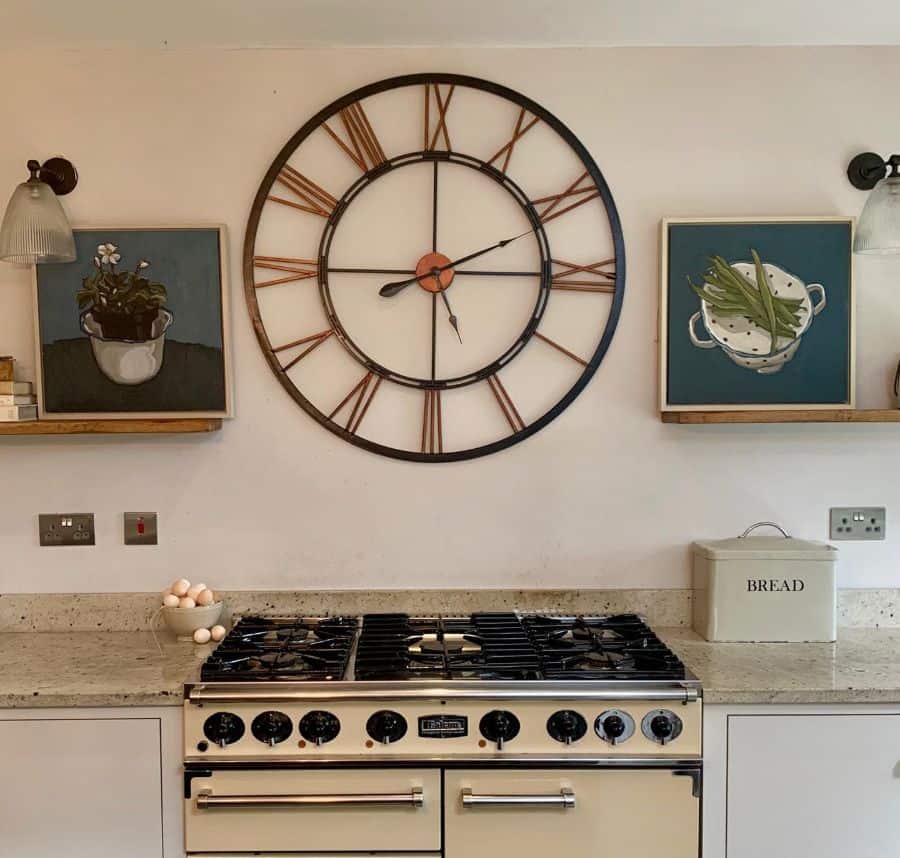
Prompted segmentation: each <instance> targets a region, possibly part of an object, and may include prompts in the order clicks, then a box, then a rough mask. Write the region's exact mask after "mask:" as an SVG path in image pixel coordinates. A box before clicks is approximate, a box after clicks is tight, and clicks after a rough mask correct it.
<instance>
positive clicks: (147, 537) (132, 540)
mask: <svg viewBox="0 0 900 858" xmlns="http://www.w3.org/2000/svg"><path fill="white" fill-rule="evenodd" d="M158 532H159V531H158V529H157V521H156V513H155V512H126V513H125V544H126V545H156V544H157V540H158Z"/></svg>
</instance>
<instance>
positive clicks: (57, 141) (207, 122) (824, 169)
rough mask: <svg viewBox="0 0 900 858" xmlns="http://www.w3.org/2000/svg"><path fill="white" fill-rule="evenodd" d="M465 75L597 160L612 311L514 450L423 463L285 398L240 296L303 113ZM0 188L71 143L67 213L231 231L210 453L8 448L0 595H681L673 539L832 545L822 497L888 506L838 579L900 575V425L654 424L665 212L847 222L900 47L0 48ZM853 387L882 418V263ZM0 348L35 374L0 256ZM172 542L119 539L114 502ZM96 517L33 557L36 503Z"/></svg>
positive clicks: (885, 322)
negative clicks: (522, 95) (591, 356)
mask: <svg viewBox="0 0 900 858" xmlns="http://www.w3.org/2000/svg"><path fill="white" fill-rule="evenodd" d="M427 69H440V70H449V71H457V72H462V73H468V74H475V75H478V76H481V77H486V78H490V79H494V80H497V81H499V82H501V83H504V84H507V85H509V86H511V87H513V88H514V89H518V90H521V91H524V92H526V93H528V94H529V95H531V96H532V97H534V98H535V99H536V100H538V101H539V102H541V103H543V104H545V105H546V106H547V107H548V108H549V109H550V110H551V111H553V112H554V113H556V114H557V115H558V116H559V117H560V118H562V119H563V121H565V122H567V123H568V124H569V125H570V127H571V128H572V129H573V130H574V131H575V133H576V134H577V135H578V136H579V137H580V138H581V139H582V140H583V141H584V142H585V143H586V144H587V146H588V148H589V149H590V150H591V151H592V152H593V154H594V155H595V157H596V158H597V160H598V162H599V163H600V165H601V168H602V170H603V171H604V173H605V175H606V178H607V180H608V181H609V183H610V185H611V187H612V190H613V193H614V195H615V198H616V202H617V204H618V206H619V210H620V213H621V215H622V219H623V223H624V229H625V238H626V243H627V251H628V284H627V290H626V298H625V306H624V312H623V316H622V321H621V324H620V326H619V329H618V332H617V334H616V337H615V340H614V341H613V345H612V347H611V349H610V352H609V354H608V356H607V359H606V360H605V361H604V363H603V365H602V366H601V368H600V371H599V372H598V374H597V376H596V377H595V379H594V380H593V381H592V383H591V384H590V385H589V387H588V388H587V390H586V391H585V392H584V393H583V394H582V395H581V397H580V398H579V399H578V400H577V401H576V402H575V404H574V405H573V406H572V407H571V408H570V409H569V410H568V411H567V412H566V413H565V414H564V415H563V416H562V417H561V418H559V419H558V420H557V421H555V422H554V423H553V424H551V425H550V426H549V427H548V428H547V429H545V430H544V431H542V432H540V433H538V434H537V435H536V436H535V437H533V438H532V439H530V440H528V441H526V442H525V443H523V444H520V445H517V446H515V447H513V448H512V449H510V450H508V451H506V452H503V453H500V454H498V455H495V456H492V457H489V458H486V459H482V460H478V461H475V462H470V463H462V464H454V465H443V466H425V465H414V464H406V463H401V462H395V461H391V460H387V459H383V458H380V457H378V456H374V455H371V454H368V453H366V452H364V451H361V450H358V449H356V448H353V447H351V446H349V445H347V444H345V443H343V442H341V441H339V440H338V439H337V438H335V437H333V436H332V435H330V434H329V433H327V432H325V431H324V430H322V429H320V428H319V427H318V426H317V425H316V424H314V423H313V422H312V421H311V420H310V419H309V418H308V417H306V416H305V415H304V414H303V413H302V412H301V411H300V410H299V409H298V408H297V407H296V406H295V405H294V404H293V402H292V401H291V400H290V399H289V398H288V396H287V395H286V394H285V393H284V392H283V390H282V389H281V387H280V386H279V385H278V384H277V382H276V380H275V379H274V377H273V376H272V374H271V373H270V371H269V370H268V368H267V366H266V365H265V363H264V359H263V357H262V355H261V353H260V351H259V349H258V347H257V344H256V341H255V338H254V337H253V334H252V332H251V329H250V325H249V322H248V317H247V312H246V309H245V306H244V302H243V298H242V289H241V282H240V279H239V271H240V266H239V256H240V245H241V242H242V240H243V229H244V223H245V220H246V216H247V212H248V209H249V206H250V202H251V200H252V197H253V194H254V193H255V190H256V187H257V185H258V182H259V180H260V178H261V176H262V173H263V172H264V170H265V168H266V166H267V165H268V163H269V161H270V160H271V158H272V157H273V155H274V154H275V152H276V151H277V149H278V148H279V147H280V146H281V144H282V142H283V141H284V140H286V139H287V138H288V137H289V136H290V134H291V133H292V132H293V131H294V130H295V129H296V128H297V127H299V125H300V124H301V123H302V122H303V121H304V120H305V119H306V118H307V117H308V116H309V115H310V114H311V113H313V112H314V111H316V110H317V109H318V108H319V107H321V106H322V105H324V104H326V103H327V102H329V101H331V100H332V99H334V98H335V97H337V96H339V95H341V94H342V93H344V92H345V91H347V90H350V89H352V88H355V87H357V86H359V85H362V84H363V83H366V82H368V81H371V80H376V79H379V78H381V77H386V76H389V75H393V74H399V73H405V72H413V71H422V70H427ZM0 79H2V80H4V81H5V85H4V86H3V88H2V94H0V108H2V115H3V117H4V129H3V134H2V137H0V189H3V190H2V193H3V194H4V195H5V194H6V193H7V192H8V191H11V190H12V188H13V186H14V184H15V183H17V182H18V181H20V180H21V179H22V177H23V173H24V169H23V168H24V162H25V160H26V159H27V158H28V157H33V156H47V155H50V154H54V153H57V152H59V153H64V154H65V155H67V156H68V157H70V158H71V159H72V160H73V161H74V162H75V163H76V164H77V166H78V168H79V171H80V174H81V184H80V185H79V187H78V189H77V191H76V192H75V193H74V194H73V195H72V196H71V197H70V198H69V199H68V200H67V201H66V205H67V207H68V208H69V211H70V212H71V216H72V220H73V221H74V222H76V223H77V222H79V221H81V222H103V221H106V222H124V223H129V222H133V223H141V222H144V223H163V222H167V221H168V222H185V221H195V220H200V221H210V220H213V221H222V222H224V223H226V224H227V225H228V228H229V230H230V239H231V261H232V268H233V272H234V274H233V276H232V282H231V298H232V303H233V322H232V327H233V337H234V363H235V379H236V403H237V410H238V418H237V419H236V420H235V421H234V422H232V423H229V424H227V425H226V426H225V428H224V429H223V431H222V432H220V433H218V434H217V435H213V436H211V437H201V438H178V437H170V438H152V439H142V438H139V437H135V438H77V439H40V438H37V439H11V438H6V439H3V441H2V443H0V475H2V477H0V478H2V482H3V489H4V490H3V493H2V498H0V540H2V545H3V562H2V564H0V592H2V591H7V592H9V591H18V592H23V591H93V590H123V591H125V590H143V589H152V588H156V587H159V586H162V585H163V584H164V583H165V582H166V581H168V580H170V579H171V578H172V577H173V576H174V575H176V573H177V574H182V573H184V574H187V575H188V577H193V576H196V577H197V578H201V579H203V580H206V581H207V582H208V583H210V584H215V585H219V586H227V587H317V586H320V587H348V588H352V587H398V586H408V587H429V586H431V587H446V586H459V587H488V586H509V587H514V586H527V587H541V586H609V587H684V586H687V585H688V582H689V563H688V551H687V545H688V543H689V542H690V540H691V539H693V538H696V537H715V536H725V535H731V534H734V533H736V532H740V530H742V529H743V528H744V527H745V526H746V525H747V524H749V523H751V522H753V521H756V520H759V519H775V520H778V521H780V522H782V523H783V524H784V525H785V526H786V527H788V528H789V529H790V530H791V531H793V532H794V533H796V534H798V535H803V536H807V537H812V538H819V539H822V538H825V537H826V535H827V533H826V526H827V509H828V507H829V506H830V505H834V504H839V503H860V504H886V505H887V506H888V508H889V522H888V533H889V534H890V535H891V536H890V538H889V539H888V540H887V541H886V542H884V543H874V544H872V545H856V546H854V545H848V544H846V543H845V544H844V545H846V546H847V547H843V546H842V552H841V572H840V578H841V584H842V585H843V586H896V585H897V583H898V576H897V574H896V573H895V565H896V558H897V551H898V547H900V535H897V536H893V534H895V533H897V534H900V525H898V524H897V523H896V522H897V519H896V518H895V517H894V516H892V515H891V514H892V513H895V512H900V485H894V479H893V478H894V475H895V474H896V473H897V472H898V470H900V466H898V460H900V430H898V428H897V427H894V426H858V427H857V426H854V427H841V426H821V427H814V426H784V427H754V426H745V427H707V428H703V427H696V428H693V427H678V426H664V425H662V424H661V423H660V422H659V420H658V418H657V416H656V411H655V399H656V364H657V356H656V307H657V268H658V242H657V235H658V223H659V220H660V218H661V217H662V216H664V215H673V216H674V215H709V216H713V215H723V214H735V215H756V214H763V213H765V214H774V215H806V214H856V213H857V212H858V211H859V209H860V207H861V205H862V202H863V195H862V194H860V193H858V192H857V191H855V190H853V189H852V188H851V187H850V186H849V184H848V183H847V181H846V179H845V178H844V169H845V166H846V163H847V160H848V158H849V157H850V156H851V155H852V154H854V153H855V152H857V151H859V150H862V149H873V150H875V151H879V152H882V153H885V154H887V153H889V152H891V151H895V150H897V148H898V146H900V113H898V112H897V111H895V110H889V109H887V106H886V105H887V99H888V97H889V92H890V87H891V86H892V85H893V83H894V82H896V81H897V80H898V79H900V48H878V49H852V48H814V49H804V48H778V49H761V48H755V49H735V48H727V49H585V50H565V51H556V50H543V51H529V50H514V49H503V50H500V49H470V50H452V51H448V50H437V51H435V50H428V51H424V50H396V49H394V50H327V51H303V52H294V51H208V52H202V51H183V52H179V51H174V52H151V51H147V52H131V53H126V52H117V51H102V50H96V49H95V50H91V51H84V52H82V51H77V50H72V51H63V52H59V53H55V54H51V53H42V52H34V51H32V52H25V51H22V52H16V51H6V52H4V53H2V54H0ZM857 276H858V279H857V284H858V294H859V299H858V318H859V349H858V369H859V372H858V375H859V399H860V404H861V405H863V406H880V405H885V404H887V402H888V395H887V391H888V385H889V382H890V377H891V376H892V371H893V364H894V362H895V361H896V359H897V357H898V356H900V337H898V335H897V333H896V332H897V330H898V324H900V302H898V299H897V295H898V294H900V293H898V291H897V282H898V278H900V262H896V261H895V262H893V263H891V262H886V261H880V260H875V261H868V260H864V261H861V262H859V263H858V264H857ZM0 290H2V291H0V294H2V296H3V303H2V313H0V352H3V353H6V352H11V353H15V354H16V355H18V356H19V358H20V360H21V362H22V368H23V370H24V372H25V373H26V374H27V375H28V376H29V377H30V376H31V374H32V372H33V358H32V348H33V343H32V334H31V330H32V328H31V324H32V323H31V303H30V285H29V276H28V274H27V272H25V271H23V270H20V269H16V268H13V267H10V266H2V267H0ZM126 509H143V510H149V509H155V510H159V512H160V519H161V528H162V544H161V545H160V546H159V547H157V548H126V547H124V546H122V545H121V518H120V514H121V511H122V510H126ZM56 510H59V511H81V510H85V511H88V510H92V511H93V512H94V513H95V514H96V518H97V531H98V533H97V542H98V544H97V546H96V547H94V548H77V549H68V550H65V549H39V548H38V547H37V524H36V519H37V513H38V512H49V511H56Z"/></svg>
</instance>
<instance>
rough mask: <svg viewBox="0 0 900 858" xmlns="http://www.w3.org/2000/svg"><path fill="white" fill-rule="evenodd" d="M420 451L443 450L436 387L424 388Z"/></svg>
mask: <svg viewBox="0 0 900 858" xmlns="http://www.w3.org/2000/svg"><path fill="white" fill-rule="evenodd" d="M422 452H423V453H443V452H444V430H443V425H442V420H441V391H440V390H439V389H437V388H434V389H426V390H425V410H424V413H423V414H422Z"/></svg>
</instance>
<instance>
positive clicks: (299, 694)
mask: <svg viewBox="0 0 900 858" xmlns="http://www.w3.org/2000/svg"><path fill="white" fill-rule="evenodd" d="M700 696H701V692H700V688H699V687H698V686H696V685H694V684H692V683H690V682H688V681H685V682H684V683H667V684H666V683H662V684H660V683H656V684H654V683H642V682H624V683H617V682H598V683H596V684H594V683H590V682H538V683H535V682H507V683H473V682H464V681H463V682H454V683H453V684H452V685H445V684H440V683H436V684H434V685H424V684H422V685H420V684H416V685H411V684H409V683H393V682H347V683H344V682H332V683H290V684H284V685H281V684H278V683H266V682H252V683H224V682H223V683H198V684H194V685H186V686H185V697H186V698H187V699H188V700H189V701H190V702H192V703H212V702H215V703H226V702H233V703H239V702H252V703H259V702H263V701H266V702H278V701H282V702H291V701H296V702H303V701H309V702H315V701H328V702H330V703H334V702H336V701H346V700H359V701H366V700H383V699H388V698H389V699H391V700H406V701H423V700H559V699H566V700H619V701H628V700H642V701H643V700H667V701H675V702H679V703H691V702H694V701H696V700H699V699H700Z"/></svg>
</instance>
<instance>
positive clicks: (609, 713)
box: [594, 709, 634, 745]
mask: <svg viewBox="0 0 900 858" xmlns="http://www.w3.org/2000/svg"><path fill="white" fill-rule="evenodd" d="M594 732H595V733H596V734H597V735H598V736H599V737H600V738H601V739H603V741H604V742H609V744H610V745H618V744H620V743H621V742H627V741H628V740H629V739H630V738H631V737H632V736H633V735H634V719H633V718H632V717H631V716H630V715H629V714H628V713H627V712H622V711H621V710H619V709H607V710H606V712H601V713H600V714H599V715H598V716H597V720H596V721H595V722H594Z"/></svg>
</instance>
